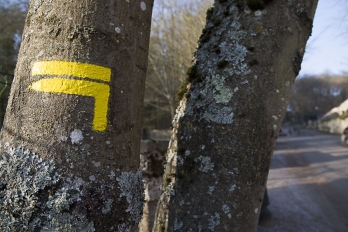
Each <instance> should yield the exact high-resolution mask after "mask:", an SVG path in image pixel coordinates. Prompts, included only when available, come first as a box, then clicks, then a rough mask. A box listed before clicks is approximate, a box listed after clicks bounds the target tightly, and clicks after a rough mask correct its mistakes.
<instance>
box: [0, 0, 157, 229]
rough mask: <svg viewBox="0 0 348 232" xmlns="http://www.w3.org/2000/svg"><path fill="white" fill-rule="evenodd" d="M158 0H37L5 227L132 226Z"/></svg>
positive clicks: (13, 110)
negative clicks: (154, 7) (155, 0)
mask: <svg viewBox="0 0 348 232" xmlns="http://www.w3.org/2000/svg"><path fill="white" fill-rule="evenodd" d="M152 5H153V1H152V0H142V1H109V0H96V1H95V0H93V1H92V0H87V1H48V0H47V1H30V4H29V8H28V9H29V10H28V16H27V18H26V23H25V28H24V32H23V37H22V38H23V40H22V43H21V48H20V54H19V57H18V63H17V66H16V71H15V79H14V82H13V86H12V90H11V95H10V99H9V104H8V107H7V111H6V116H5V122H4V126H3V129H2V131H1V139H0V142H1V147H0V152H1V153H2V158H1V160H0V165H1V168H0V195H1V198H0V228H1V229H2V230H4V231H135V229H136V228H137V223H138V222H139V220H140V218H141V214H142V205H143V202H142V201H143V193H142V190H143V185H142V178H141V170H139V169H138V167H139V145H140V135H141V124H142V122H141V114H142V102H143V101H142V100H143V92H144V85H145V71H146V66H147V55H148V44H149V34H150V22H151V11H152Z"/></svg>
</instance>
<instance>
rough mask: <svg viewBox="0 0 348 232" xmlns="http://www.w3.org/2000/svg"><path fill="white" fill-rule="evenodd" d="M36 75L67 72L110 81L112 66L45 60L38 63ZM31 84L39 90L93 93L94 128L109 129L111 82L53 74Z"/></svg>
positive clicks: (68, 74)
mask: <svg viewBox="0 0 348 232" xmlns="http://www.w3.org/2000/svg"><path fill="white" fill-rule="evenodd" d="M32 75H33V76H35V75H62V76H63V75H66V76H74V77H80V78H90V79H95V80H101V81H110V77H111V69H109V68H105V67H102V66H97V65H92V64H86V63H77V62H66V61H43V62H36V63H35V64H34V66H33V69H32ZM29 88H30V89H32V90H35V91H38V92H46V93H63V94H74V95H79V96H86V97H93V98H94V99H95V104H94V118H93V129H94V130H95V131H105V130H106V127H107V112H108V105H109V103H108V102H109V95H110V86H109V85H108V84H104V83H99V82H94V81H88V80H73V79H67V78H58V77H52V78H44V79H41V80H38V81H35V82H33V83H31V85H30V86H29Z"/></svg>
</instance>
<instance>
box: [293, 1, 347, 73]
mask: <svg viewBox="0 0 348 232" xmlns="http://www.w3.org/2000/svg"><path fill="white" fill-rule="evenodd" d="M342 72H347V73H348V0H319V3H318V7H317V11H316V14H315V17H314V23H313V31H312V36H311V37H310V38H309V40H308V42H307V47H306V52H305V55H304V57H303V62H302V68H301V71H300V74H299V76H304V75H319V74H322V73H326V74H332V75H335V74H341V73H342Z"/></svg>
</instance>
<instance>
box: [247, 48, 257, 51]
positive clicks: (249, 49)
mask: <svg viewBox="0 0 348 232" xmlns="http://www.w3.org/2000/svg"><path fill="white" fill-rule="evenodd" d="M247 49H248V51H249V52H254V51H255V48H254V47H247Z"/></svg>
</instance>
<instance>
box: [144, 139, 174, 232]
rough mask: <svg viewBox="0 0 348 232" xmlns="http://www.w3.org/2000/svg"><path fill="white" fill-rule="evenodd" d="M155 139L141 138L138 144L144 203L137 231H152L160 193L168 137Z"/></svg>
mask: <svg viewBox="0 0 348 232" xmlns="http://www.w3.org/2000/svg"><path fill="white" fill-rule="evenodd" d="M156 136H157V135H156ZM156 139H157V141H156V140H142V141H141V146H140V166H141V167H142V169H143V178H144V185H145V204H144V211H143V218H142V220H141V222H140V224H139V232H150V231H152V227H153V222H154V218H155V214H156V207H157V202H158V199H159V196H160V194H161V192H160V187H161V183H162V175H163V172H164V165H165V153H166V151H167V148H168V143H169V137H168V136H163V137H161V138H156ZM163 139H164V140H163Z"/></svg>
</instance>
